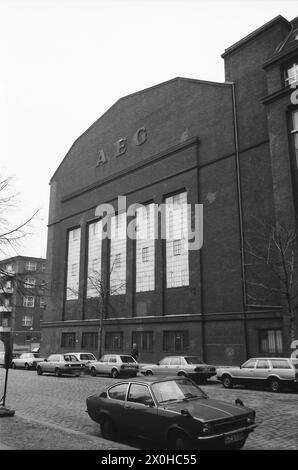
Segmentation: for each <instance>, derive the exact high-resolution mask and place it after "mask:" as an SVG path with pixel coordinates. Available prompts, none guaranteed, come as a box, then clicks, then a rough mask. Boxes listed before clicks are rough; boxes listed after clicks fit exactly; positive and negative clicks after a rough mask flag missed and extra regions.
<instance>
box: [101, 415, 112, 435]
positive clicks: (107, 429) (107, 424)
mask: <svg viewBox="0 0 298 470" xmlns="http://www.w3.org/2000/svg"><path fill="white" fill-rule="evenodd" d="M100 430H101V434H102V437H103V438H104V439H111V440H113V439H114V438H115V436H116V429H115V426H114V423H113V421H112V420H111V418H108V417H107V416H106V417H105V418H103V419H102V421H101V423H100Z"/></svg>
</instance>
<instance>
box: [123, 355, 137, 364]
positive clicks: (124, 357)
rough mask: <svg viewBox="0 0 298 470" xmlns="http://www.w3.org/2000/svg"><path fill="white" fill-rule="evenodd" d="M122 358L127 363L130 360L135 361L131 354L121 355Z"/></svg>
mask: <svg viewBox="0 0 298 470" xmlns="http://www.w3.org/2000/svg"><path fill="white" fill-rule="evenodd" d="M120 358H121V361H122V362H125V363H126V364H127V363H128V362H135V360H134V358H133V357H131V356H120Z"/></svg>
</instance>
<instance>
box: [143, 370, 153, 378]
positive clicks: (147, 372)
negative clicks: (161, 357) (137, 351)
mask: <svg viewBox="0 0 298 470" xmlns="http://www.w3.org/2000/svg"><path fill="white" fill-rule="evenodd" d="M145 375H147V376H148V377H149V376H150V375H153V372H152V370H146V373H145Z"/></svg>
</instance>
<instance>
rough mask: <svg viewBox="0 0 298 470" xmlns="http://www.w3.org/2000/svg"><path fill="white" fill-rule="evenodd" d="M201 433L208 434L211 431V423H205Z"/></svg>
mask: <svg viewBox="0 0 298 470" xmlns="http://www.w3.org/2000/svg"><path fill="white" fill-rule="evenodd" d="M202 432H203V434H209V433H210V432H211V424H209V423H205V424H203V428H202Z"/></svg>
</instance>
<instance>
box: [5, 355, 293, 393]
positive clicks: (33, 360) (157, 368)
mask: <svg viewBox="0 0 298 470" xmlns="http://www.w3.org/2000/svg"><path fill="white" fill-rule="evenodd" d="M2 355H4V353H2ZM2 360H3V362H4V357H3V358H2ZM0 364H1V353H0ZM11 367H12V368H13V369H15V368H17V367H22V368H25V369H32V368H33V369H36V370H37V374H38V375H42V374H43V373H44V372H45V373H54V374H55V375H57V376H61V375H63V374H74V375H80V374H81V373H82V371H84V373H90V374H91V375H92V376H94V377H95V376H96V375H100V374H103V375H109V376H111V377H113V378H118V377H123V376H131V377H135V376H136V375H137V374H138V373H141V374H143V375H145V376H152V375H154V376H156V375H157V376H158V375H177V376H182V377H189V378H191V379H194V380H195V381H197V382H200V383H206V381H207V380H208V379H209V378H210V377H213V376H215V375H216V377H217V379H218V380H219V381H221V382H222V384H223V386H224V387H225V388H232V387H233V386H234V385H248V386H250V385H261V386H265V387H266V388H269V390H271V391H272V392H279V391H280V390H281V389H282V388H283V387H284V386H297V385H298V359H294V358H285V357H274V358H270V357H266V358H252V359H249V360H248V361H246V362H245V363H244V364H242V365H241V366H240V367H215V366H211V365H208V364H205V363H204V362H203V361H202V360H201V359H200V358H199V357H197V356H167V357H164V358H163V359H162V360H161V361H159V362H157V363H155V364H139V363H138V362H137V361H136V360H135V359H134V358H133V357H132V356H131V355H128V354H105V355H104V356H102V357H101V358H100V360H97V359H96V357H95V356H94V355H93V354H92V353H88V352H69V353H67V354H51V355H50V356H49V357H48V358H47V359H46V358H42V357H40V355H39V354H38V353H23V354H21V356H20V357H18V358H13V360H12V362H11Z"/></svg>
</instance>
